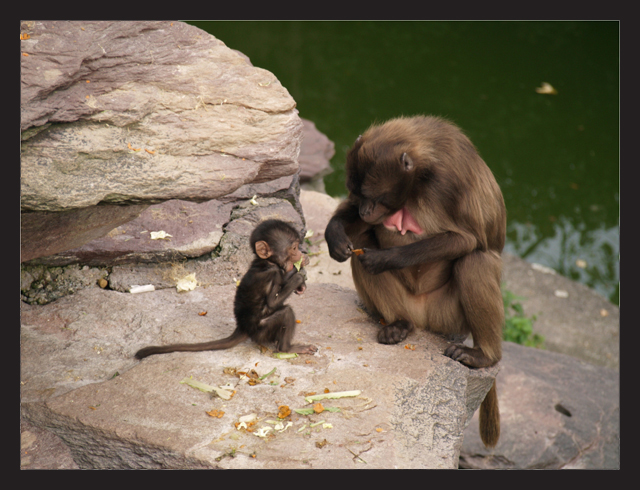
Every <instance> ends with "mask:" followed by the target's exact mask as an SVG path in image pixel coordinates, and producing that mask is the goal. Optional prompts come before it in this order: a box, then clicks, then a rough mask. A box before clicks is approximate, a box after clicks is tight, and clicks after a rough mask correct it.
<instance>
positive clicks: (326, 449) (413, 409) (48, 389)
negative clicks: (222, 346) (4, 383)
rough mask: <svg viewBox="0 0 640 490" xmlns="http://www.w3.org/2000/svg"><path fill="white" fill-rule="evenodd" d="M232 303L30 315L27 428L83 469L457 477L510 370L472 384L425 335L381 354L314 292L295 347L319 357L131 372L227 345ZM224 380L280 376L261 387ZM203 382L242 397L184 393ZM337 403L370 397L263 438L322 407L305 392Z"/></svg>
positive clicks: (298, 301) (363, 323) (183, 362)
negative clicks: (466, 437)
mask: <svg viewBox="0 0 640 490" xmlns="http://www.w3.org/2000/svg"><path fill="white" fill-rule="evenodd" d="M234 292H235V287H234V286H233V285H228V286H210V287H207V288H204V287H203V288H197V289H196V290H194V291H191V292H188V293H177V292H176V291H175V290H173V289H165V290H157V291H153V292H150V293H141V294H128V293H120V292H117V291H108V290H101V289H84V290H82V291H80V292H78V293H76V294H75V295H73V296H68V297H65V298H61V299H60V300H58V301H56V302H54V303H51V304H49V305H46V306H31V305H26V304H24V303H23V305H22V339H21V346H22V349H21V356H22V359H23V362H22V364H21V371H22V372H21V379H22V388H21V392H22V412H23V416H25V417H26V419H27V420H28V421H29V423H31V424H32V425H34V426H37V427H42V428H45V429H46V430H48V431H51V432H53V433H54V434H56V435H57V436H58V437H59V438H60V439H61V440H62V441H64V443H65V444H66V445H67V446H68V447H69V449H70V451H71V454H72V455H73V459H74V461H75V462H76V464H77V465H78V466H79V467H81V468H216V467H218V468H360V467H362V468H393V467H397V468H455V467H457V464H458V453H459V450H460V446H461V444H462V433H463V431H464V427H465V425H466V423H468V420H469V417H470V415H471V414H472V413H473V411H475V410H476V408H477V407H478V405H479V404H480V402H481V400H482V398H483V397H484V394H485V393H486V391H488V389H489V387H490V385H491V383H492V382H493V379H494V376H495V373H496V372H497V370H498V368H497V367H495V368H491V369H487V370H470V369H468V368H466V367H464V366H462V365H460V364H459V363H456V362H454V361H452V360H450V359H448V358H446V357H444V356H443V355H442V351H443V350H444V348H445V346H446V343H445V342H444V340H443V339H440V338H438V337H435V336H432V335H429V334H427V333H424V332H422V333H418V334H416V335H415V337H414V338H412V342H415V344H414V347H415V348H414V349H408V348H406V347H405V344H401V345H396V346H385V345H381V344H378V343H377V341H376V328H377V327H376V324H375V323H373V321H372V320H371V319H370V318H369V317H368V316H367V315H366V314H365V313H364V312H362V311H359V310H358V304H357V296H356V294H355V291H353V290H350V289H344V288H340V287H339V286H336V285H330V284H310V285H309V287H308V289H307V292H306V293H305V294H304V295H303V296H301V297H294V298H292V299H291V300H290V304H291V305H292V306H293V308H294V310H295V311H296V316H297V318H298V319H299V320H300V324H299V331H298V335H297V338H298V340H299V341H300V342H305V343H313V344H315V345H317V346H318V348H319V351H318V353H317V354H316V355H314V356H301V357H299V358H296V359H293V360H279V359H274V358H273V357H272V355H271V353H270V352H269V351H265V352H261V350H260V348H259V346H257V345H255V344H252V343H250V342H245V343H243V344H241V345H239V346H237V347H235V348H233V349H229V350H227V351H221V352H203V353H173V354H167V355H161V356H155V357H150V358H148V359H145V360H143V361H136V360H135V359H134V358H133V354H134V353H135V351H136V350H137V349H138V348H140V347H142V346H144V345H148V344H150V343H170V342H176V341H203V340H205V339H210V338H212V337H222V336H224V335H227V334H228V333H229V332H230V331H231V330H232V329H233V328H234V320H233V314H232V298H233V294H234ZM203 311H207V314H206V315H199V313H201V312H203ZM225 367H232V368H237V369H238V370H242V371H250V370H251V369H254V370H255V371H256V372H257V373H258V374H259V375H265V374H267V373H270V372H271V371H272V370H273V369H274V368H275V372H274V373H273V374H272V375H271V376H270V377H267V378H265V379H264V380H263V382H262V383H259V384H257V385H256V386H251V385H250V384H248V383H247V382H246V380H241V379H239V378H238V377H236V376H233V375H230V374H225V373H224V368H225ZM191 377H192V378H193V379H195V380H197V381H201V382H204V383H207V384H210V385H214V386H221V385H227V384H229V383H230V384H231V386H232V389H233V390H235V392H236V393H235V395H234V396H233V397H232V398H231V399H230V400H223V399H221V398H217V397H213V398H212V397H211V395H210V394H208V393H203V392H201V391H198V390H196V389H194V388H192V387H190V386H187V385H185V384H181V383H180V381H182V380H183V379H185V378H191ZM325 389H328V390H329V391H331V392H337V391H350V390H360V391H361V394H360V395H359V396H358V397H349V398H343V399H336V400H325V401H322V404H323V406H324V407H339V408H340V409H341V411H340V412H336V413H332V412H323V413H318V414H315V413H314V414H313V415H310V416H301V415H298V414H296V413H295V412H294V413H293V414H292V415H291V416H290V417H287V418H286V419H285V421H291V422H292V424H293V425H292V427H289V428H288V429H286V430H285V431H283V432H279V431H277V430H275V429H272V430H271V431H270V434H269V435H268V436H267V437H266V438H261V437H258V436H257V435H256V434H257V433H258V431H259V430H260V429H262V428H264V427H272V428H273V425H270V424H269V422H268V421H269V420H277V419H278V417H277V414H278V407H279V406H281V405H286V406H288V407H290V408H291V409H298V408H305V407H311V406H312V405H311V404H308V403H306V402H305V400H304V396H305V394H308V393H310V392H316V393H324V391H325ZM212 410H219V411H223V412H224V415H223V416H222V417H221V418H217V417H212V416H210V415H208V414H207V412H211V411H212ZM251 413H256V414H257V416H258V423H257V424H256V425H255V426H254V431H253V432H248V431H245V430H238V429H237V428H236V427H235V423H236V422H239V418H240V417H242V416H245V415H248V414H251ZM322 421H324V423H325V424H331V425H330V426H326V425H324V424H323V423H320V422H322ZM316 423H319V424H318V425H315V426H314V427H311V424H316ZM303 427H304V428H303ZM231 453H233V454H234V456H235V457H233V458H230V457H228V455H229V454H231ZM225 455H226V456H225Z"/></svg>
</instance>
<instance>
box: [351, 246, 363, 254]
mask: <svg viewBox="0 0 640 490" xmlns="http://www.w3.org/2000/svg"><path fill="white" fill-rule="evenodd" d="M363 253H364V250H362V249H361V248H356V249H355V250H354V251H353V254H354V255H362V254H363Z"/></svg>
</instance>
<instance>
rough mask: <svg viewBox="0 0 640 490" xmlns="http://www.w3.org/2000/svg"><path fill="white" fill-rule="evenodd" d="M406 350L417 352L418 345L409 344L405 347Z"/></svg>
mask: <svg viewBox="0 0 640 490" xmlns="http://www.w3.org/2000/svg"><path fill="white" fill-rule="evenodd" d="M404 348H405V349H407V350H416V345H415V344H407V345H405V346H404Z"/></svg>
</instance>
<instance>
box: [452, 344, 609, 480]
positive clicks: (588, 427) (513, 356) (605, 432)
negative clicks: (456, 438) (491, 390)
mask: <svg viewBox="0 0 640 490" xmlns="http://www.w3.org/2000/svg"><path fill="white" fill-rule="evenodd" d="M501 366H502V369H501V371H500V375H499V376H498V381H497V383H498V384H497V387H498V399H499V403H500V411H501V433H500V441H499V442H498V444H497V446H496V447H495V448H494V449H492V450H488V449H487V448H485V447H484V446H483V444H482V442H481V441H480V437H479V436H478V416H477V414H476V415H475V416H474V417H473V419H472V421H471V424H470V425H469V427H468V428H467V429H466V431H465V436H464V444H463V448H462V452H461V456H460V467H461V468H477V469H534V468H540V469H595V468H598V469H620V378H619V373H618V372H617V371H615V370H613V369H610V368H606V367H602V366H596V365H593V364H589V363H587V362H585V361H581V360H579V359H576V358H574V357H570V356H567V355H563V354H558V353H555V352H548V351H544V350H539V349H532V348H528V347H523V346H520V345H517V344H513V343H510V342H505V343H504V344H503V359H502V361H501Z"/></svg>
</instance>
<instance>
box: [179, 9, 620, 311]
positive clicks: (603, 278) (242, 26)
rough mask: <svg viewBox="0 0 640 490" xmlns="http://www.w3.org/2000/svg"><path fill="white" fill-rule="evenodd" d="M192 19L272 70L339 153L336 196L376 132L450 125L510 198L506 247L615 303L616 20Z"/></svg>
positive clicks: (330, 186) (330, 182) (331, 184)
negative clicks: (360, 145) (356, 146)
mask: <svg viewBox="0 0 640 490" xmlns="http://www.w3.org/2000/svg"><path fill="white" fill-rule="evenodd" d="M191 23H192V24H194V25H196V26H198V27H200V28H202V29H204V30H206V31H207V32H209V33H211V34H213V35H214V36H216V37H217V38H218V39H221V40H222V41H224V42H225V44H227V46H229V47H231V48H234V49H238V50H239V51H242V52H243V53H244V54H246V55H247V56H249V58H250V59H251V61H252V63H253V64H254V65H255V66H259V67H261V68H265V69H267V70H269V71H271V72H272V73H274V74H275V75H276V77H277V78H278V79H279V80H280V81H281V82H282V84H283V85H284V86H285V87H286V88H287V89H288V90H289V92H290V93H291V95H292V96H293V98H294V99H295V100H296V102H297V104H298V110H299V111H300V116H301V117H303V118H306V119H310V120H312V121H313V122H314V123H315V124H316V126H317V127H318V129H319V130H320V131H322V132H323V133H325V134H326V135H327V136H328V137H329V138H330V139H331V140H332V141H333V142H334V143H335V146H336V155H335V157H334V158H333V159H332V167H333V168H334V172H333V173H332V174H331V175H329V176H327V177H325V184H326V189H327V192H328V193H329V194H332V195H336V196H339V195H344V194H345V193H346V190H345V187H344V171H343V165H344V160H345V154H346V151H347V149H348V148H349V147H350V146H351V144H352V143H353V141H354V140H355V138H356V137H357V136H358V135H359V134H360V133H362V132H363V131H364V130H365V129H366V128H367V127H368V126H369V125H370V124H371V123H372V122H374V121H384V120H386V119H389V118H392V117H395V116H398V115H413V114H435V115H440V116H445V117H447V118H449V119H451V120H452V121H454V122H455V123H457V124H458V125H459V126H461V127H462V128H463V129H464V131H465V132H466V133H467V134H468V135H469V137H470V138H471V140H472V141H473V142H474V143H475V145H476V147H477V148H478V150H479V151H480V154H481V155H482V157H483V158H484V160H485V161H486V162H487V164H488V165H489V167H490V168H491V169H492V171H493V173H494V174H495V176H496V179H497V181H498V183H499V184H500V186H501V188H502V191H503V193H504V198H505V202H506V206H507V217H508V230H507V245H506V250H507V251H509V252H512V253H514V254H516V255H518V256H520V257H523V258H525V259H527V260H529V261H531V262H537V263H540V264H543V265H546V266H549V267H552V268H554V269H555V270H557V271H558V272H559V273H560V274H563V275H565V276H567V277H570V278H572V279H575V280H578V281H580V282H583V283H585V284H587V285H589V286H591V287H593V288H595V289H596V290H597V291H599V292H600V293H601V294H603V295H604V296H606V297H608V298H609V299H610V300H611V301H612V302H614V303H616V304H617V303H618V302H619V262H618V259H619V257H618V254H619V221H618V218H619V177H620V172H619V118H618V116H619V25H618V23H617V22H603V21H598V22H564V21H562V22H561V21H554V22H548V21H543V22H457V21H456V22H423V21H411V22H333V21H331V22H267V21H265V22H254V21H252V22H235V21H234V22H221V21H213V22H191ZM542 82H548V83H550V84H551V85H552V86H553V87H554V88H555V89H556V90H557V92H558V93H557V94H556V95H544V94H539V93H536V91H535V89H536V87H540V86H541V84H542ZM576 261H578V263H579V264H581V265H584V264H583V263H582V262H580V261H584V262H585V263H586V267H580V266H579V265H577V264H576Z"/></svg>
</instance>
